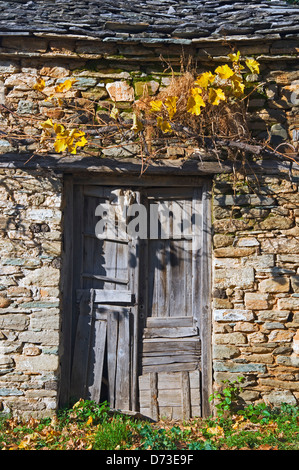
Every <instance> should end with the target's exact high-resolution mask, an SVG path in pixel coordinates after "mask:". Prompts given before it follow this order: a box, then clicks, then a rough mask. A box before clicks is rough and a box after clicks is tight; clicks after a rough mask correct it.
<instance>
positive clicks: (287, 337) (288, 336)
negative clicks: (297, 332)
mask: <svg viewBox="0 0 299 470" xmlns="http://www.w3.org/2000/svg"><path fill="white" fill-rule="evenodd" d="M293 336H294V333H293V332H292V331H287V330H273V331H271V333H270V334H269V337H268V338H269V341H273V342H281V343H285V342H289V341H292V338H293Z"/></svg>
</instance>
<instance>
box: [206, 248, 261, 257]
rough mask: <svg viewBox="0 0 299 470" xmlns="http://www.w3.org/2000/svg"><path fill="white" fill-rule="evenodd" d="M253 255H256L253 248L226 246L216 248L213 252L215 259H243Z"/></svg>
mask: <svg viewBox="0 0 299 470" xmlns="http://www.w3.org/2000/svg"><path fill="white" fill-rule="evenodd" d="M254 253H256V248H255V247H253V248H252V247H245V248H239V247H232V246H227V247H224V248H216V249H215V250H214V256H215V257H216V258H217V257H218V258H243V257H246V256H250V255H252V254H254Z"/></svg>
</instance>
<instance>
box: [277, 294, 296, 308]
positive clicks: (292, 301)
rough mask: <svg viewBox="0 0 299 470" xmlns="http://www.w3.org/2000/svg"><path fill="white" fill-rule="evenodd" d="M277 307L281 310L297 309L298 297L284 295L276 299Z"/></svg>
mask: <svg viewBox="0 0 299 470" xmlns="http://www.w3.org/2000/svg"><path fill="white" fill-rule="evenodd" d="M278 308H279V309H281V310H299V298H298V297H286V298H283V299H278Z"/></svg>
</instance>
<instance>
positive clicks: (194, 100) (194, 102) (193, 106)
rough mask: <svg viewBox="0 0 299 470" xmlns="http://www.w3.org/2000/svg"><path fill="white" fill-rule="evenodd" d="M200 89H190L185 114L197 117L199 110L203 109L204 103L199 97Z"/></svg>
mask: <svg viewBox="0 0 299 470" xmlns="http://www.w3.org/2000/svg"><path fill="white" fill-rule="evenodd" d="M201 92H202V91H201V90H200V88H192V89H191V95H190V96H189V98H188V102H187V112H188V113H191V114H195V115H196V116H199V115H200V113H201V108H203V107H205V102H204V100H203V98H202V96H201Z"/></svg>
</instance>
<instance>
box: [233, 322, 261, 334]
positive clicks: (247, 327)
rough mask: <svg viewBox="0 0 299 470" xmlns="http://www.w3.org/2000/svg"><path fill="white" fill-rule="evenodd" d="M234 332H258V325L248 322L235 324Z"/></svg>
mask: <svg viewBox="0 0 299 470" xmlns="http://www.w3.org/2000/svg"><path fill="white" fill-rule="evenodd" d="M234 331H240V332H242V333H253V332H254V331H258V325H256V324H255V323H250V322H242V321H240V322H237V323H236V324H235V326H234Z"/></svg>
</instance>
